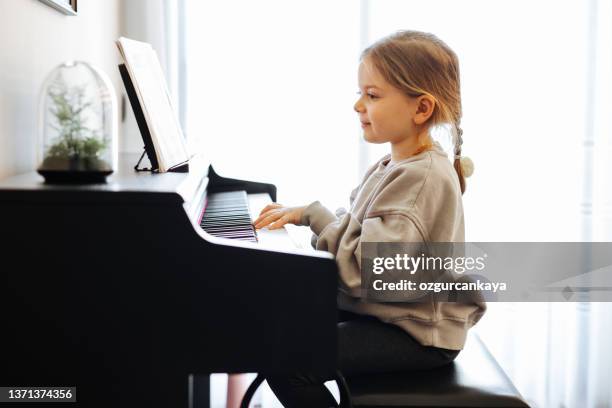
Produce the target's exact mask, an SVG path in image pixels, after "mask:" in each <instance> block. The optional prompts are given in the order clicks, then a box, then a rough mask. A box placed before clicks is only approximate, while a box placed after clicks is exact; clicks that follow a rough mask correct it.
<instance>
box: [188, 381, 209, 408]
mask: <svg viewBox="0 0 612 408" xmlns="http://www.w3.org/2000/svg"><path fill="white" fill-rule="evenodd" d="M188 406H189V408H210V375H208V374H190V375H189V405H188Z"/></svg>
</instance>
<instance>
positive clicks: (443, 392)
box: [346, 333, 529, 408]
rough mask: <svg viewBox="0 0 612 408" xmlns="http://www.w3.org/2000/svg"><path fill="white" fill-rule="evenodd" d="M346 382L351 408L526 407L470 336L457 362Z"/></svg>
mask: <svg viewBox="0 0 612 408" xmlns="http://www.w3.org/2000/svg"><path fill="white" fill-rule="evenodd" d="M346 381H347V383H348V388H349V390H350V393H351V396H352V398H351V399H352V405H353V407H354V408H366V407H367V408H382V407H385V408H386V407H517V408H519V407H520V408H529V405H528V404H527V403H526V402H525V401H524V400H523V398H522V397H521V395H520V394H519V392H518V391H517V389H516V388H515V387H514V384H512V382H511V381H510V379H509V378H508V376H507V375H506V373H504V371H503V370H502V368H501V367H500V366H499V364H498V363H497V361H495V359H494V358H493V356H492V355H491V353H490V352H489V350H488V349H487V348H486V346H485V345H484V344H483V342H482V340H480V338H479V337H478V336H477V335H475V334H471V333H470V335H469V336H468V339H467V342H466V345H465V348H464V349H463V350H462V351H461V352H460V353H459V355H458V356H457V358H456V359H455V361H454V362H452V363H451V364H448V365H446V366H444V367H440V368H436V369H432V370H426V371H413V372H405V373H389V374H377V375H366V376H359V377H352V378H347V379H346Z"/></svg>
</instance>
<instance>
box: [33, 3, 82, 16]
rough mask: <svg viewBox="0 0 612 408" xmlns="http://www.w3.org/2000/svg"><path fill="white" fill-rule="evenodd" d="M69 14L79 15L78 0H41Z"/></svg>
mask: <svg viewBox="0 0 612 408" xmlns="http://www.w3.org/2000/svg"><path fill="white" fill-rule="evenodd" d="M40 1H42V2H43V3H45V4H47V5H49V6H51V7H53V8H54V9H56V10H59V11H61V12H62V13H64V14H67V15H69V16H76V15H77V0H40Z"/></svg>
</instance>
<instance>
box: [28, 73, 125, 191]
mask: <svg viewBox="0 0 612 408" xmlns="http://www.w3.org/2000/svg"><path fill="white" fill-rule="evenodd" d="M40 98H41V99H40V124H39V126H40V142H39V154H38V173H40V174H41V175H42V176H44V177H45V180H46V181H47V182H52V183H70V182H72V183H96V182H104V181H105V180H106V176H108V175H109V174H111V173H112V172H113V171H114V170H115V169H116V167H117V154H118V153H117V97H116V94H115V90H114V88H113V85H112V83H111V81H110V79H109V78H108V76H107V75H106V74H105V73H104V72H102V71H100V70H99V69H97V68H95V67H93V66H91V65H90V64H88V63H85V62H65V63H63V64H61V65H60V66H58V67H57V68H55V69H54V70H53V71H52V72H51V73H50V74H49V76H48V77H47V79H46V81H45V83H44V85H43V89H42V93H41V97H40Z"/></svg>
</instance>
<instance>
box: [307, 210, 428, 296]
mask: <svg viewBox="0 0 612 408" xmlns="http://www.w3.org/2000/svg"><path fill="white" fill-rule="evenodd" d="M315 227H317V228H318V227H320V224H317V225H315ZM311 228H312V225H311ZM313 232H315V233H317V232H318V234H317V235H318V236H319V238H318V240H317V249H319V250H322V251H328V252H331V253H332V254H334V255H335V258H336V262H337V263H338V268H339V271H340V278H341V281H342V282H343V283H344V286H345V289H348V291H349V293H350V294H351V295H352V296H355V297H359V296H360V287H361V243H362V242H423V241H424V238H423V234H422V233H421V231H420V228H418V221H416V220H415V219H414V218H413V217H411V216H409V215H407V214H404V213H388V214H379V215H377V216H376V217H371V218H366V219H365V220H364V221H363V224H361V223H360V222H359V221H358V220H357V219H356V218H355V217H353V216H352V215H351V214H350V213H348V214H347V215H346V216H345V217H343V218H341V219H339V220H336V221H332V222H330V223H328V224H327V225H326V226H325V227H323V229H322V230H320V231H315V229H314V228H313Z"/></svg>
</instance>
